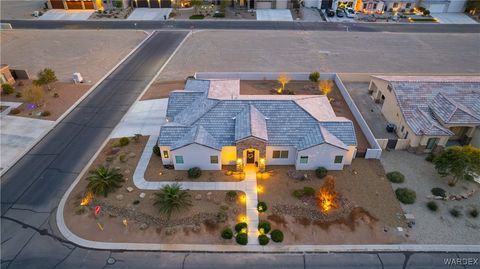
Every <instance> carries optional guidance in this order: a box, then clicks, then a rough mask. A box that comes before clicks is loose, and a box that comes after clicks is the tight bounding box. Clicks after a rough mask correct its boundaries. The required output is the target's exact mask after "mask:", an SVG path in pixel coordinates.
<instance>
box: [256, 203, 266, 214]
mask: <svg viewBox="0 0 480 269" xmlns="http://www.w3.org/2000/svg"><path fill="white" fill-rule="evenodd" d="M267 209H268V207H267V203H265V202H258V204H257V210H258V212H265V211H267Z"/></svg>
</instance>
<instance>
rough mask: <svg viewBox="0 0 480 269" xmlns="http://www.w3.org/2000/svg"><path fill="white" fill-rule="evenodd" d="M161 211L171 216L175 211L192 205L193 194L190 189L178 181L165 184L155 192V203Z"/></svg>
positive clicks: (168, 216)
mask: <svg viewBox="0 0 480 269" xmlns="http://www.w3.org/2000/svg"><path fill="white" fill-rule="evenodd" d="M153 205H155V206H156V207H157V208H158V210H159V211H160V212H161V213H164V214H166V215H167V218H168V219H170V216H171V215H172V213H173V212H174V211H177V212H178V211H181V210H183V209H185V208H187V207H190V206H192V200H191V196H190V194H189V193H188V191H186V190H184V189H182V188H181V187H180V185H179V184H178V183H173V184H168V185H165V186H164V187H163V188H162V189H160V191H159V192H156V193H155V202H154V204H153Z"/></svg>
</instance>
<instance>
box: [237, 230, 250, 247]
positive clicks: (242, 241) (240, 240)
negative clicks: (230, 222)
mask: <svg viewBox="0 0 480 269" xmlns="http://www.w3.org/2000/svg"><path fill="white" fill-rule="evenodd" d="M235 241H236V242H237V244H239V245H246V244H248V235H247V234H246V233H239V234H237V236H236V237H235Z"/></svg>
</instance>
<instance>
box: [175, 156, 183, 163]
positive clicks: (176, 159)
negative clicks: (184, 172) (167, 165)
mask: <svg viewBox="0 0 480 269" xmlns="http://www.w3.org/2000/svg"><path fill="white" fill-rule="evenodd" d="M175 162H176V163H179V164H181V163H183V156H175Z"/></svg>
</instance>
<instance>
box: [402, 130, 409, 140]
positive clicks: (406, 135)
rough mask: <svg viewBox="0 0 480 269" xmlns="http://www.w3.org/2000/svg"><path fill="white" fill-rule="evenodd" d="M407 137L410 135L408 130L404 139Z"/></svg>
mask: <svg viewBox="0 0 480 269" xmlns="http://www.w3.org/2000/svg"><path fill="white" fill-rule="evenodd" d="M407 137H408V131H407V133H406V134H405V137H404V138H403V139H407Z"/></svg>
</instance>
